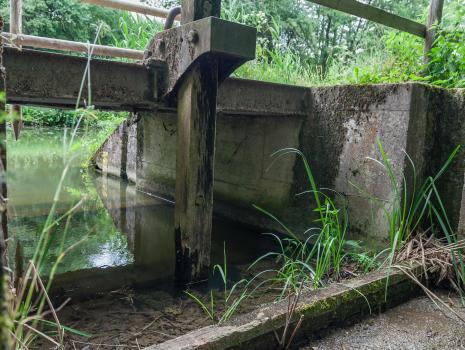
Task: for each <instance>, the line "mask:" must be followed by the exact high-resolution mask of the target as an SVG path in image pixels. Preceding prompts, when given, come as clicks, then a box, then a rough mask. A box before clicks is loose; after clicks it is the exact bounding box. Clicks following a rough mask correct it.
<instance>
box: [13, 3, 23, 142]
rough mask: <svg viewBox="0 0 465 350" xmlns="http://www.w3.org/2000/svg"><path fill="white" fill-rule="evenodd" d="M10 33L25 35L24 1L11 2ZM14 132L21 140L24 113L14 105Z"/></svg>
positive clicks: (19, 107)
mask: <svg viewBox="0 0 465 350" xmlns="http://www.w3.org/2000/svg"><path fill="white" fill-rule="evenodd" d="M10 33H12V34H22V33H23V0H10ZM10 112H11V114H12V117H13V132H14V136H15V139H16V140H17V139H18V138H19V135H20V133H21V129H22V123H23V122H22V119H23V111H22V109H21V106H19V105H12V106H11V111H10Z"/></svg>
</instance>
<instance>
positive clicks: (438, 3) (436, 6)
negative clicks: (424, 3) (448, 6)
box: [423, 0, 444, 63]
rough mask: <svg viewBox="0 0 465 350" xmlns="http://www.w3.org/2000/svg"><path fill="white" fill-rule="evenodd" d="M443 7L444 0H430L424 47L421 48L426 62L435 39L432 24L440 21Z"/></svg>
mask: <svg viewBox="0 0 465 350" xmlns="http://www.w3.org/2000/svg"><path fill="white" fill-rule="evenodd" d="M443 9H444V0H430V5H429V15H428V20H427V23H426V37H425V47H424V50H423V53H424V61H425V63H428V62H429V60H430V58H429V53H430V51H431V49H432V48H433V45H434V41H435V40H436V30H435V29H434V25H435V24H439V23H441V20H442V11H443Z"/></svg>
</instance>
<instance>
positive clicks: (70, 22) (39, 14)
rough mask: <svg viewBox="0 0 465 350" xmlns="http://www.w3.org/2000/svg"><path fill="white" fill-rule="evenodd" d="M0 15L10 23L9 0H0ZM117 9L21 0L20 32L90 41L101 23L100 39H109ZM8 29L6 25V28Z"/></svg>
mask: <svg viewBox="0 0 465 350" xmlns="http://www.w3.org/2000/svg"><path fill="white" fill-rule="evenodd" d="M0 15H2V16H3V17H4V18H5V22H6V25H7V26H8V25H9V0H0ZM118 16H119V15H118V12H116V11H113V10H109V9H106V8H104V7H100V6H93V5H88V4H83V3H80V2H79V1H78V0H24V1H23V32H24V33H25V34H30V35H38V36H44V37H50V38H58V39H67V40H74V41H84V42H86V41H93V37H94V36H95V32H96V30H97V27H98V26H99V25H102V29H101V35H100V37H99V40H100V42H101V43H104V44H107V43H109V42H111V39H112V36H113V35H112V30H113V29H114V28H117V24H118ZM5 29H6V30H8V28H5Z"/></svg>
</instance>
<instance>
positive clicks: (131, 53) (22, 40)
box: [2, 32, 144, 60]
mask: <svg viewBox="0 0 465 350" xmlns="http://www.w3.org/2000/svg"><path fill="white" fill-rule="evenodd" d="M2 36H3V37H4V38H5V39H6V40H7V42H8V43H9V44H10V45H13V46H15V47H21V46H29V47H33V48H37V49H48V50H57V51H69V52H81V53H89V49H90V47H93V54H94V55H95V56H107V57H121V58H129V59H132V60H142V59H143V58H144V51H139V50H131V49H122V48H119V47H112V46H104V45H93V44H89V43H82V42H77V41H68V40H61V39H52V38H44V37H40V36H33V35H25V34H18V35H16V34H12V33H5V32H3V33H2Z"/></svg>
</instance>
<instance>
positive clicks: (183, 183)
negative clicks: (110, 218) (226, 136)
mask: <svg viewBox="0 0 465 350" xmlns="http://www.w3.org/2000/svg"><path fill="white" fill-rule="evenodd" d="M220 4H221V0H182V23H183V24H185V23H188V22H192V21H194V20H198V19H201V18H203V17H209V16H218V15H219V9H220ZM217 95H218V59H216V58H213V57H212V56H211V55H210V56H209V55H206V56H204V57H203V58H201V59H200V60H199V61H198V62H197V63H196V64H195V65H194V66H193V67H192V68H191V70H190V72H189V73H187V75H186V76H185V77H184V78H183V80H182V82H181V84H180V88H179V93H178V129H177V130H178V131H177V132H178V134H177V151H176V193H175V203H176V204H175V214H174V216H175V245H176V279H177V280H178V282H179V283H181V284H183V283H187V282H191V281H193V280H199V279H203V278H206V277H207V276H208V272H209V271H208V270H209V267H210V250H211V228H212V216H213V169H214V159H215V134H216V103H217Z"/></svg>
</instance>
